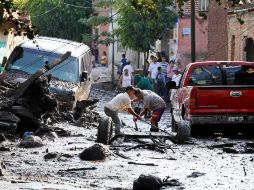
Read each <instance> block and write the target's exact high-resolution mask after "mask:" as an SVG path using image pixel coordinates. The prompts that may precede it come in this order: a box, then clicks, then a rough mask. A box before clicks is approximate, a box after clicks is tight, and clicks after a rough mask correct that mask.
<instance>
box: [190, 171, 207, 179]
mask: <svg viewBox="0 0 254 190" xmlns="http://www.w3.org/2000/svg"><path fill="white" fill-rule="evenodd" d="M204 175H205V173H201V172H193V173H192V174H190V175H188V176H187V177H188V178H197V177H200V176H204Z"/></svg>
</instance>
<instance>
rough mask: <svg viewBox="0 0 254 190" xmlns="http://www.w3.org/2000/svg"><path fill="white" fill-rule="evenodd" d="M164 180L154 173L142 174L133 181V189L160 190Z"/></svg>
mask: <svg viewBox="0 0 254 190" xmlns="http://www.w3.org/2000/svg"><path fill="white" fill-rule="evenodd" d="M162 184H163V182H162V180H161V179H160V178H159V177H156V176H152V175H140V176H139V178H138V179H136V180H135V181H134V183H133V190H144V189H145V190H160V189H161V187H162Z"/></svg>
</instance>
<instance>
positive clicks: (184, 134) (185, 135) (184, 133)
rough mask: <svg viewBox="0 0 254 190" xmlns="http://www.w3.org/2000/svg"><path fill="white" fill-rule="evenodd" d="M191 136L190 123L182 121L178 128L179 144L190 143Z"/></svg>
mask: <svg viewBox="0 0 254 190" xmlns="http://www.w3.org/2000/svg"><path fill="white" fill-rule="evenodd" d="M190 135H191V127H190V124H189V122H188V121H181V122H180V124H178V126H177V135H176V138H177V141H178V143H184V142H186V141H189V139H190Z"/></svg>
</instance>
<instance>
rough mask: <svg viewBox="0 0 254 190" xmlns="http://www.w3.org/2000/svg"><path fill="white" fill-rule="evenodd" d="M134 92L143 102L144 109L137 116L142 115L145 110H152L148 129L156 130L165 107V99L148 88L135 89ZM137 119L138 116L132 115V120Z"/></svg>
mask: <svg viewBox="0 0 254 190" xmlns="http://www.w3.org/2000/svg"><path fill="white" fill-rule="evenodd" d="M134 94H135V96H136V97H137V100H138V101H141V102H143V104H144V110H143V111H142V112H141V113H140V114H139V116H140V117H142V116H143V115H145V114H146V112H147V111H149V110H150V111H152V117H151V119H150V122H151V128H150V131H151V132H158V131H159V127H158V122H159V121H160V119H161V116H162V114H163V113H164V110H165V108H166V103H165V101H164V100H163V99H162V98H161V97H160V96H159V95H157V94H156V93H154V92H152V91H150V90H140V89H135V92H134ZM137 119H139V118H137V117H136V118H135V117H134V122H136V121H137Z"/></svg>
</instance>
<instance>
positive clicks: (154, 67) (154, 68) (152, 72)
mask: <svg viewBox="0 0 254 190" xmlns="http://www.w3.org/2000/svg"><path fill="white" fill-rule="evenodd" d="M158 67H160V63H159V62H157V58H156V57H154V58H153V63H152V64H150V66H149V69H148V76H149V78H151V79H152V81H153V85H154V88H155V89H156V76H157V73H158Z"/></svg>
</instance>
